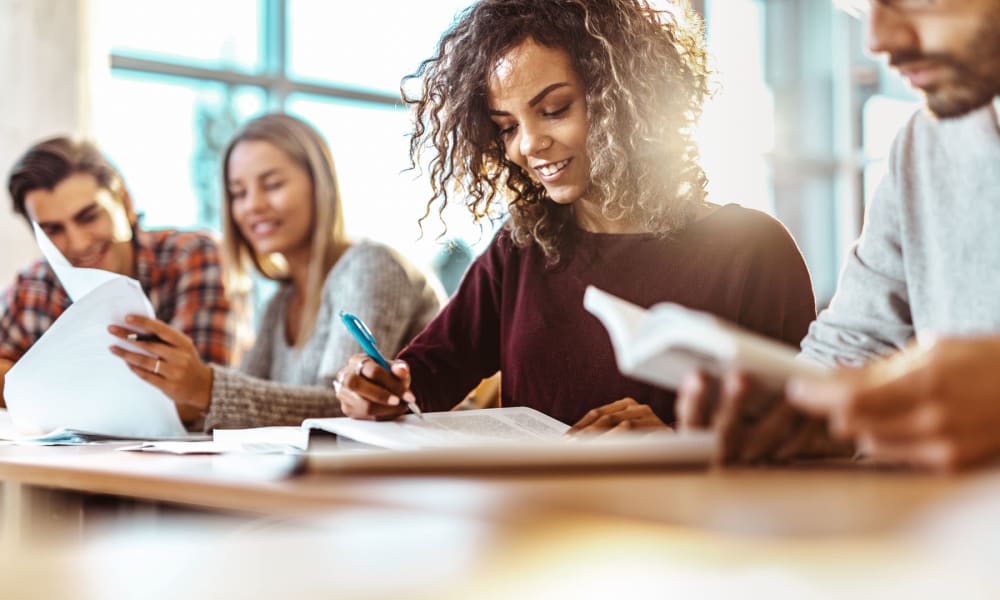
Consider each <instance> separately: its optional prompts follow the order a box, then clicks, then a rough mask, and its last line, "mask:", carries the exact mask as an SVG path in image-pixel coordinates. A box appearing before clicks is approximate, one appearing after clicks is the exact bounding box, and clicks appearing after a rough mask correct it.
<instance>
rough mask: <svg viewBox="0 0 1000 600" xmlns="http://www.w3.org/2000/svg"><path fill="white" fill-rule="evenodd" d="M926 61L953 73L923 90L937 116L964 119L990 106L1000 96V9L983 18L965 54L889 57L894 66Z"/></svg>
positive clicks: (931, 109)
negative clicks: (977, 110)
mask: <svg viewBox="0 0 1000 600" xmlns="http://www.w3.org/2000/svg"><path fill="white" fill-rule="evenodd" d="M924 61H926V62H928V63H932V64H935V65H941V66H944V67H947V68H949V70H950V71H951V78H949V79H948V80H947V81H942V82H941V83H938V84H936V85H933V86H930V87H928V88H926V89H924V90H922V91H923V93H924V96H925V98H926V104H927V108H928V110H930V111H931V112H932V113H933V114H934V115H935V116H937V117H939V118H942V119H950V118H954V117H960V116H962V115H965V114H968V113H969V112H972V111H974V110H976V109H977V108H980V107H982V106H985V105H986V104H988V103H990V102H991V101H992V100H993V97H994V96H996V95H997V94H1000V9H998V10H996V11H994V12H993V13H991V14H990V16H989V17H988V18H986V19H983V22H982V24H981V26H980V28H979V31H977V32H976V35H975V36H974V37H973V38H972V39H971V40H969V42H968V43H967V44H966V45H965V48H964V49H963V51H962V53H961V55H958V54H944V53H937V54H924V53H921V52H919V51H903V52H898V53H896V54H892V55H891V56H890V57H889V64H890V65H892V66H893V67H900V66H904V65H906V64H907V63H912V62H924Z"/></svg>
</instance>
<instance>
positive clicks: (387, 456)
mask: <svg viewBox="0 0 1000 600" xmlns="http://www.w3.org/2000/svg"><path fill="white" fill-rule="evenodd" d="M302 426H303V427H306V428H311V429H321V430H323V431H327V432H330V433H334V434H336V435H337V436H338V438H347V439H350V440H354V441H356V442H361V443H363V444H368V445H371V446H375V447H377V448H376V449H372V448H368V449H362V450H358V449H355V450H354V451H351V450H344V449H343V448H341V449H340V450H337V451H328V452H322V451H320V452H314V451H312V446H310V452H309V454H308V456H307V457H306V468H307V469H310V470H335V471H354V470H363V471H414V470H417V471H419V470H455V469H460V470H483V469H536V468H549V469H563V468H579V467H587V468H594V467H650V466H655V467H661V466H671V465H703V464H707V463H708V462H709V461H710V460H711V458H712V455H713V452H714V449H715V437H714V435H713V434H711V433H684V434H678V433H673V432H670V431H664V432H663V433H656V434H648V433H647V434H632V435H630V434H620V435H619V434H616V435H609V436H600V437H595V438H589V439H588V438H573V439H566V438H564V437H563V434H564V433H566V430H568V429H569V427H568V426H567V425H566V424H564V423H561V422H559V421H557V420H555V419H553V418H551V417H549V416H547V415H545V414H543V413H541V412H538V411H536V410H534V409H532V408H527V407H521V406H515V407H505V408H487V409H479V410H464V411H450V412H437V413H424V419H423V420H421V419H420V418H419V417H417V416H416V415H406V416H403V417H401V418H400V419H397V420H395V421H359V420H356V419H350V418H346V417H340V418H328V419H307V420H306V421H304V422H303V423H302Z"/></svg>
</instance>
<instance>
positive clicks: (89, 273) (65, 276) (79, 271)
mask: <svg viewBox="0 0 1000 600" xmlns="http://www.w3.org/2000/svg"><path fill="white" fill-rule="evenodd" d="M31 226H32V228H34V230H35V240H36V241H37V242H38V248H39V249H40V250H41V251H42V256H44V257H45V261H46V262H48V263H49V266H50V267H52V270H53V271H54V272H55V274H56V277H58V278H59V283H61V284H62V286H63V288H64V289H65V290H66V293H67V294H69V299H70V300H72V301H73V302H76V301H77V300H79V299H81V298H83V297H84V296H86V295H87V294H89V293H90V292H92V291H94V289H95V288H97V286H99V285H101V284H102V283H107V282H108V281H111V280H112V279H117V278H119V277H122V275H119V274H118V273H112V272H111V271H105V270H103V269H84V268H80V267H74V266H73V265H72V264H71V263H70V262H69V261H68V260H66V257H65V256H63V255H62V252H59V249H58V248H56V247H55V245H54V244H53V243H52V241H51V240H50V239H49V237H48V236H47V235H45V232H44V231H42V228H41V227H39V226H38V223H32V224H31ZM144 297H145V296H144ZM147 303H148V300H147Z"/></svg>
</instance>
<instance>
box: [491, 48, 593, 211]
mask: <svg viewBox="0 0 1000 600" xmlns="http://www.w3.org/2000/svg"><path fill="white" fill-rule="evenodd" d="M488 102H489V107H490V118H491V119H492V120H493V122H494V123H495V124H496V126H497V128H498V129H499V130H500V137H501V139H502V141H503V144H504V149H505V152H506V154H507V158H508V159H510V160H511V161H512V162H513V163H514V164H516V165H517V166H519V167H521V168H522V169H524V171H525V172H527V173H528V174H529V175H530V176H531V177H532V178H534V179H536V180H538V181H540V182H541V183H542V185H543V186H545V190H546V191H547V192H548V195H549V197H550V198H552V200H553V201H555V202H557V203H559V204H573V203H574V202H576V201H577V200H580V199H581V198H584V196H585V195H586V194H587V192H588V190H589V188H590V159H589V157H588V155H587V133H588V130H589V123H588V121H587V102H586V90H585V89H584V86H583V82H582V81H581V80H580V76H579V75H578V74H577V72H576V70H575V69H574V68H573V65H572V63H571V62H570V57H569V55H568V54H567V53H566V52H565V51H563V50H560V49H556V48H548V47H546V46H543V45H541V44H538V43H537V42H535V41H534V40H532V39H530V38H529V39H527V40H525V41H523V42H521V43H520V44H518V45H517V46H515V47H514V48H512V49H511V50H510V51H508V52H507V53H506V54H504V55H503V56H502V57H501V58H500V60H498V61H497V64H496V66H495V67H494V69H493V72H492V73H491V75H490V78H489V82H488ZM581 209H584V207H582V206H579V205H578V206H576V207H574V210H575V211H577V212H579V211H580V210H581ZM584 210H585V209H584Z"/></svg>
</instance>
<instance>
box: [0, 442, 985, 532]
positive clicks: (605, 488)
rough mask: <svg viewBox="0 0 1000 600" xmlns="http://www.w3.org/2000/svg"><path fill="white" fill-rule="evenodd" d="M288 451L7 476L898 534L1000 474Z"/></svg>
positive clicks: (8, 453)
mask: <svg viewBox="0 0 1000 600" xmlns="http://www.w3.org/2000/svg"><path fill="white" fill-rule="evenodd" d="M293 460H294V459H293V458H292V457H288V456H281V455H250V456H243V455H219V456H174V455H164V454H150V453H132V452H121V451H117V450H115V449H113V448H112V447H109V446H75V447H30V446H0V480H4V481H8V482H18V483H20V484H25V485H31V486H40V487H45V488H57V489H65V490H72V491H79V492H87V493H99V494H112V495H117V496H123V497H129V498H139V499H145V500H151V501H162V502H168V503H178V504H183V505H190V506H195V507H203V508H210V509H219V510H227V511H243V512H250V513H257V514H274V515H287V514H300V513H303V512H313V511H325V510H329V509H334V508H338V507H384V508H402V509H419V510H428V511H433V512H440V513H446V514H483V513H484V512H486V513H489V514H502V513H504V512H505V511H506V512H514V511H521V510H524V509H525V508H527V507H540V506H544V507H546V509H547V510H558V511H573V512H578V513H584V514H592V515H607V516H616V517H626V518H637V519H643V520H646V521H655V522H661V523H669V524H675V525H684V526H691V527H697V528H700V529H709V530H716V531H726V532H730V533H740V534H753V535H776V536H828V535H845V534H851V535H854V534H860V533H868V532H871V533H877V532H880V531H887V530H891V529H894V528H896V527H898V526H900V525H902V524H905V523H907V522H908V521H909V520H911V519H912V518H914V517H916V516H919V514H920V513H921V512H922V511H924V510H925V509H928V508H930V507H932V506H934V505H936V504H937V503H939V502H941V501H944V500H946V499H948V498H949V497H951V496H954V495H955V494H958V493H960V492H961V491H962V490H964V489H966V488H967V487H968V486H969V485H972V484H974V483H975V482H979V481H982V480H992V479H996V478H998V476H1000V473H998V472H997V471H994V470H988V471H979V472H973V473H969V474H963V475H950V476H948V475H934V474H926V473H915V472H891V471H885V470H876V469H872V468H864V467H856V466H835V467H831V466H829V465H826V466H799V467H787V468H766V469H765V468H756V469H736V470H709V471H707V472H706V471H701V470H664V471H633V472H618V473H614V472H592V473H526V474H517V473H502V474H492V475H490V474H481V475H477V474H458V475H452V476H447V475H434V476H405V475H396V476H388V475H378V476H374V475H373V476H364V475H357V474H355V475H336V474H321V473H306V474H302V475H297V476H289V477H282V476H281V475H282V473H285V472H287V471H288V470H289V468H290V466H291V464H292V463H291V461H293Z"/></svg>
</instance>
